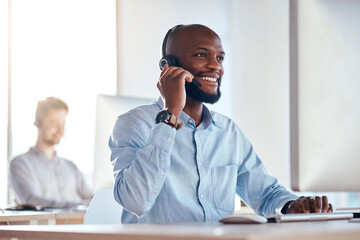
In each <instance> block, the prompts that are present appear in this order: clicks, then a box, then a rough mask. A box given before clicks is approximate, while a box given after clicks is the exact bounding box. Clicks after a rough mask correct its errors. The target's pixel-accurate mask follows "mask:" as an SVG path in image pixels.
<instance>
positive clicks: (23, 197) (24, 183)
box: [9, 158, 79, 208]
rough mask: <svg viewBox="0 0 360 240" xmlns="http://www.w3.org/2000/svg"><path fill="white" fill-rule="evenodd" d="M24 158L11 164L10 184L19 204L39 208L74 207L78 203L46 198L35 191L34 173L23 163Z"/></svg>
mask: <svg viewBox="0 0 360 240" xmlns="http://www.w3.org/2000/svg"><path fill="white" fill-rule="evenodd" d="M23 160H24V159H22V158H15V159H14V160H12V161H11V162H10V175H9V177H10V183H11V185H12V188H13V190H14V191H15V193H16V196H17V199H18V201H19V202H18V203H19V204H30V205H33V206H39V207H59V208H62V207H64V208H66V207H73V206H75V205H77V204H79V202H77V201H57V200H55V197H54V199H49V198H44V197H42V196H41V195H40V194H38V193H37V192H36V191H35V188H34V184H35V183H34V180H33V177H32V173H31V171H30V170H29V169H27V167H26V164H24V163H23Z"/></svg>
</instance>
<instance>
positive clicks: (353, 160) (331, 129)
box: [298, 0, 360, 191]
mask: <svg viewBox="0 0 360 240" xmlns="http://www.w3.org/2000/svg"><path fill="white" fill-rule="evenodd" d="M298 15H299V16H298V18H299V20H298V22H299V28H298V32H299V37H298V45H299V57H298V61H299V64H298V65H299V77H298V86H299V87H298V92H299V103H298V106H299V111H298V112H299V118H298V119H299V153H300V154H299V186H298V187H299V188H300V189H301V190H305V191H311V190H312V191H319V189H320V190H322V191H331V190H332V191H335V190H338V191H359V190H360V185H359V182H360V175H359V170H360V160H359V156H360V148H359V145H360V94H359V91H360V44H359V43H360V1H358V0H343V1H336V0H326V1H325V0H318V1H298ZM339 179H341V181H339Z"/></svg>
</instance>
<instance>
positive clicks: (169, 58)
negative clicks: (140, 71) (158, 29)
mask: <svg viewBox="0 0 360 240" xmlns="http://www.w3.org/2000/svg"><path fill="white" fill-rule="evenodd" d="M180 26H183V24H179V25H176V26H175V27H173V28H171V29H170V30H169V31H168V32H167V33H166V35H165V38H164V41H163V43H162V58H161V59H160V62H159V67H160V69H161V70H163V69H164V67H165V65H166V64H169V66H176V59H175V57H174V56H173V55H167V54H166V42H167V40H168V38H169V35H170V34H171V32H172V31H173V30H174V29H175V28H177V27H180Z"/></svg>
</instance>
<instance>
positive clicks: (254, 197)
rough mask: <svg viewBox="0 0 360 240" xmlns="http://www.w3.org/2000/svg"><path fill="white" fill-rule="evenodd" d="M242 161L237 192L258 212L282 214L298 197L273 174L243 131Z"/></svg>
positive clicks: (260, 213) (262, 213)
mask: <svg viewBox="0 0 360 240" xmlns="http://www.w3.org/2000/svg"><path fill="white" fill-rule="evenodd" d="M241 139H242V143H241V145H242V152H243V156H242V159H241V160H242V163H241V165H240V167H239V169H238V178H237V193H238V195H239V196H240V197H241V198H242V200H243V201H244V202H245V203H246V204H247V205H248V206H249V207H251V208H252V209H253V210H254V211H255V212H256V213H257V214H259V215H263V216H269V215H275V214H280V213H281V209H282V207H283V206H284V205H285V204H286V203H287V202H289V201H292V200H295V199H297V196H296V195H295V194H292V193H291V192H289V191H288V190H286V189H285V188H284V187H283V186H282V185H280V184H279V183H278V181H277V179H276V178H275V177H273V176H271V175H270V174H269V173H268V172H267V170H266V168H265V166H264V164H263V163H262V161H261V160H260V158H259V157H258V156H257V154H256V153H255V151H254V149H253V146H252V145H251V143H250V142H249V141H248V140H247V139H246V137H245V136H244V135H243V134H242V133H241Z"/></svg>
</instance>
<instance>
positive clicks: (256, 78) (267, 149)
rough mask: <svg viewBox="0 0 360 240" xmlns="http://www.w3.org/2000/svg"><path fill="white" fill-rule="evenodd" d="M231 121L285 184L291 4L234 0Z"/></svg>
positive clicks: (275, 1) (287, 162)
mask: <svg viewBox="0 0 360 240" xmlns="http://www.w3.org/2000/svg"><path fill="white" fill-rule="evenodd" d="M233 4H234V6H233V8H232V9H233V12H232V16H233V28H232V32H233V35H232V41H233V44H232V47H233V48H232V50H233V56H234V57H233V65H234V67H233V69H236V71H234V81H233V82H234V85H233V86H234V87H233V89H234V109H235V120H236V121H237V123H238V124H239V126H240V127H241V128H242V130H243V131H244V132H245V134H246V135H247V137H248V138H249V139H250V141H251V142H252V143H253V145H254V148H255V151H256V152H257V153H258V155H259V156H260V158H261V159H262V160H263V162H264V163H265V165H266V167H267V169H268V170H269V172H270V173H271V174H273V175H274V176H276V177H277V178H278V179H279V181H280V182H281V183H282V184H284V185H285V186H289V177H290V165H289V154H290V146H289V3H288V1H287V0H273V1H265V0H248V1H233Z"/></svg>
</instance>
